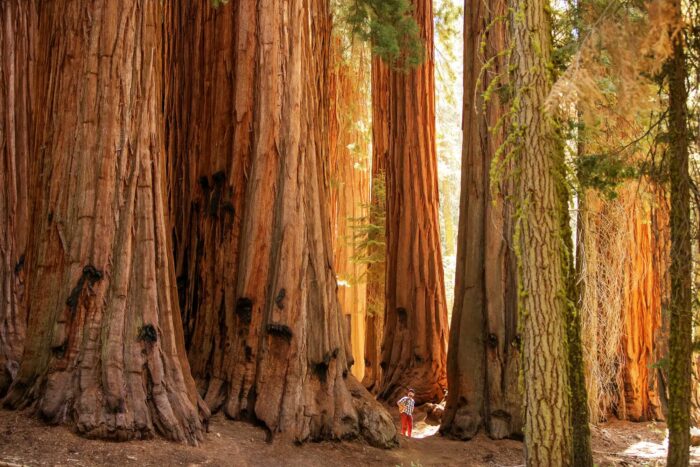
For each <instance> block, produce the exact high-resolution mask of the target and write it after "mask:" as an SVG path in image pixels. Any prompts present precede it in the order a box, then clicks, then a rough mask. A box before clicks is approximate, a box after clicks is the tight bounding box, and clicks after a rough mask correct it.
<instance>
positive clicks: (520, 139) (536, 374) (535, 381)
mask: <svg viewBox="0 0 700 467" xmlns="http://www.w3.org/2000/svg"><path fill="white" fill-rule="evenodd" d="M546 6H547V5H546V2H545V1H543V0H529V1H522V0H516V1H515V2H514V4H513V11H512V16H511V22H512V27H513V30H512V37H513V47H514V50H513V57H514V65H513V71H514V72H513V79H514V83H513V84H514V89H515V94H516V97H515V99H516V103H517V106H516V108H517V112H516V116H515V122H514V128H513V131H516V132H517V133H516V136H517V140H516V144H517V149H518V151H519V154H518V158H519V163H518V165H519V167H518V170H517V172H516V173H517V177H518V196H517V199H518V203H519V206H518V208H519V209H518V213H517V227H516V238H517V245H516V248H517V251H518V263H519V284H520V287H519V289H520V293H519V296H520V309H521V313H522V314H521V316H522V319H523V323H522V327H523V380H524V391H525V394H524V402H523V403H524V406H525V454H526V461H527V464H528V465H532V466H539V465H561V466H566V465H570V464H571V462H572V441H571V413H570V405H569V380H568V369H567V353H566V326H565V324H564V317H565V313H566V284H565V281H564V277H563V274H562V271H563V267H564V258H563V248H562V237H561V235H562V232H561V224H560V214H561V212H562V206H561V198H560V197H559V196H558V192H559V188H558V184H560V183H562V180H563V174H562V173H561V172H560V169H561V167H562V164H563V160H561V159H562V157H563V154H561V151H560V150H559V148H558V144H557V143H556V138H557V135H556V132H555V129H554V122H553V121H552V118H551V117H550V116H548V115H547V114H546V109H545V107H544V104H545V99H546V97H547V94H548V93H549V90H550V88H551V79H550V76H549V71H548V69H549V66H550V59H551V42H550V34H551V29H550V25H549V21H548V18H547V16H546Z"/></svg>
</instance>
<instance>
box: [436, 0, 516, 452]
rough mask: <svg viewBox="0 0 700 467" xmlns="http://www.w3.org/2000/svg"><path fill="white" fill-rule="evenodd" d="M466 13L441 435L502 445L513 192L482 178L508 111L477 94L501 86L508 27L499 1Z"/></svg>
mask: <svg viewBox="0 0 700 467" xmlns="http://www.w3.org/2000/svg"><path fill="white" fill-rule="evenodd" d="M467 10H468V11H469V14H465V15H464V21H465V24H464V47H465V53H464V56H465V57H467V58H468V59H467V60H465V64H464V65H465V66H464V108H463V114H464V118H463V122H462V124H463V128H464V135H465V138H464V146H463V149H462V187H461V200H460V221H459V237H458V246H457V275H456V285H455V307H454V311H453V312H452V326H451V327H450V352H449V354H448V357H447V358H448V367H447V378H448V388H449V392H448V396H447V406H446V408H445V415H444V416H443V423H442V427H441V431H442V432H443V433H444V434H448V435H450V436H453V437H456V438H459V439H470V438H472V437H473V436H474V435H475V434H476V433H477V431H478V430H479V429H480V427H481V426H482V425H483V426H485V427H486V429H487V431H488V433H489V435H490V436H491V437H494V438H503V437H506V436H511V435H514V434H518V433H521V432H522V418H521V416H520V413H521V408H520V407H521V397H522V396H521V394H520V391H519V389H518V373H519V359H520V356H519V354H520V336H519V335H518V334H517V290H516V264H515V255H514V254H513V253H512V244H511V241H512V213H511V212H510V211H511V209H510V207H509V205H508V204H507V203H505V202H504V197H505V196H506V195H508V194H509V193H512V190H513V189H512V186H511V185H512V183H511V182H510V180H508V179H503V180H493V182H494V183H495V185H496V186H497V187H498V193H496V192H495V191H492V189H491V188H492V187H491V183H492V177H491V171H492V170H493V172H494V176H496V177H498V176H499V174H500V173H502V170H501V169H502V167H501V166H499V164H501V161H500V160H498V159H497V158H496V157H495V154H496V153H497V151H498V150H499V149H500V148H501V147H502V145H503V144H504V141H505V134H504V133H505V132H504V130H503V127H502V126H501V127H500V129H499V128H498V125H499V119H501V118H502V117H503V116H504V115H505V113H506V111H507V108H506V106H505V104H504V103H503V102H502V100H501V99H499V98H497V97H496V96H491V97H490V98H489V99H487V100H486V99H485V95H486V93H487V92H489V88H491V91H490V92H494V93H498V92H499V91H500V89H502V88H503V87H504V86H506V84H507V83H505V82H504V80H505V79H506V77H505V76H507V73H506V66H507V64H506V62H505V58H498V54H499V53H502V51H503V50H504V49H505V46H506V29H507V28H506V25H505V24H504V22H503V21H495V22H493V21H494V20H495V19H496V18H498V17H499V16H502V15H504V14H505V3H504V2H501V1H492V2H490V3H488V5H487V4H486V3H484V2H483V0H470V2H469V5H468V6H467ZM492 22H493V24H492ZM482 43H485V45H486V47H485V48H483V53H482ZM487 62H490V63H491V65H490V66H488V67H485V68H482V67H484V65H483V64H484V63H487ZM486 97H488V96H486ZM492 166H493V167H492Z"/></svg>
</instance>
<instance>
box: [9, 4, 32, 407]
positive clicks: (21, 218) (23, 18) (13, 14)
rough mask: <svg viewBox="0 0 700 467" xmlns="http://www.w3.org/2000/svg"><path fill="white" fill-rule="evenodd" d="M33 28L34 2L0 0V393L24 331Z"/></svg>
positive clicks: (14, 368) (14, 366) (14, 371)
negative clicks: (0, 0) (1, 0)
mask: <svg viewBox="0 0 700 467" xmlns="http://www.w3.org/2000/svg"><path fill="white" fill-rule="evenodd" d="M35 28H36V13H35V11H34V3H33V2H24V1H17V0H13V1H6V2H2V3H1V4H0V187H1V188H0V396H3V395H4V394H5V392H6V391H7V388H8V387H9V386H10V383H12V380H13V379H14V378H15V376H16V374H17V370H18V369H19V360H20V357H21V356H22V348H23V345H24V336H25V332H26V294H25V284H26V277H27V264H26V249H27V240H28V237H29V220H30V217H31V216H30V212H31V205H32V189H31V187H30V184H31V178H30V171H29V167H30V166H31V165H32V160H33V159H32V158H31V157H30V151H31V148H30V141H31V124H32V109H33V103H32V100H31V90H30V83H31V80H32V79H33V69H32V68H31V67H32V65H33V61H34V56H35V51H34V46H35V32H36V31H35Z"/></svg>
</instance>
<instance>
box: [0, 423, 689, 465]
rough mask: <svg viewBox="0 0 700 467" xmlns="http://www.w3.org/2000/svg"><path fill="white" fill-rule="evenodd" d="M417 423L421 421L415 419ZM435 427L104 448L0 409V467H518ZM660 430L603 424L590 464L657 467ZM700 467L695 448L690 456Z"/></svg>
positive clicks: (232, 430) (215, 426)
mask: <svg viewBox="0 0 700 467" xmlns="http://www.w3.org/2000/svg"><path fill="white" fill-rule="evenodd" d="M417 418H418V419H419V420H420V419H421V418H422V417H421V416H420V415H418V416H417ZM436 428H437V427H433V426H430V425H426V424H425V423H424V422H421V421H419V422H417V423H416V429H415V431H414V435H416V436H426V437H424V438H414V439H402V440H401V446H400V447H399V448H397V449H392V450H382V449H376V448H373V447H370V446H367V445H365V444H362V443H351V442H335V443H334V442H324V443H309V444H306V445H303V446H296V445H294V444H292V443H290V442H287V441H284V440H282V439H279V440H276V441H274V442H272V443H267V442H266V441H265V432H264V431H263V430H262V429H260V428H257V427H254V426H252V425H250V424H248V423H243V422H235V421H230V420H226V419H225V418H223V417H222V416H216V417H214V418H213V420H212V421H211V424H210V430H209V433H208V434H207V435H206V440H205V441H204V443H202V444H201V445H200V446H198V447H191V446H186V445H180V444H175V443H170V442H167V441H163V440H160V439H154V440H148V441H132V442H126V443H111V442H105V441H96V440H89V439H84V438H81V437H79V436H77V435H76V434H74V433H72V432H71V431H70V430H69V429H67V428H66V427H47V426H46V425H44V424H43V423H41V422H40V421H38V420H36V419H34V418H31V417H29V416H28V415H27V414H26V413H18V412H8V411H3V410H0V466H7V465H10V466H15V465H31V466H34V465H60V466H93V465H99V466H102V465H119V466H122V465H124V466H129V465H133V466H137V465H138V466H143V465H156V466H162V467H166V466H180V465H181V466H192V467H193V466H205V465H206V466H234V465H235V466H277V465H279V466H304V467H311V466H329V465H334V466H344V465H349V466H365V465H371V466H375V465H376V466H392V467H393V466H402V467H404V466H405V467H417V466H457V465H459V466H464V465H473V466H518V465H523V463H524V459H523V453H522V443H520V442H518V441H514V440H502V441H492V440H490V439H488V438H487V437H485V436H483V435H479V436H477V437H476V438H475V439H474V440H472V441H469V442H461V441H452V440H448V439H444V438H442V437H441V436H439V435H432V436H427V435H429V434H430V433H432V432H433V431H435V429H436ZM664 437H665V426H664V425H663V424H653V423H651V424H650V423H629V422H619V421H615V422H611V423H608V424H605V425H603V426H601V427H594V429H593V448H594V451H595V457H596V463H597V464H598V465H664V459H665V455H666V449H665V446H664ZM693 460H694V462H695V464H694V465H700V448H694V450H693Z"/></svg>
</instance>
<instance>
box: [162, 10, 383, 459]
mask: <svg viewBox="0 0 700 467" xmlns="http://www.w3.org/2000/svg"><path fill="white" fill-rule="evenodd" d="M183 5H184V3H183V4H181V5H177V8H178V9H179V11H180V12H187V11H190V12H191V13H192V14H196V16H195V17H194V18H193V25H190V24H189V23H188V21H189V20H190V19H191V18H190V17H189V14H188V13H184V14H183V13H176V14H174V15H173V16H171V17H170V18H171V20H173V21H174V22H175V23H174V24H173V27H178V28H182V30H183V36H182V37H177V36H176V37H175V40H180V41H182V42H181V44H174V45H171V46H170V47H169V50H171V52H174V53H175V56H176V57H179V58H176V59H175V60H176V61H177V63H176V64H174V66H175V67H184V68H185V71H184V72H183V73H182V74H181V75H180V76H181V77H180V78H179V79H177V80H174V81H172V82H170V83H169V85H168V86H169V87H171V90H170V92H169V97H168V100H173V101H172V102H170V103H169V104H168V105H173V106H174V108H175V115H178V116H179V117H176V119H179V121H180V122H181V123H180V124H184V121H185V120H183V119H186V118H189V116H190V115H192V114H193V112H194V113H196V114H197V117H196V118H204V119H206V120H207V121H212V120H214V119H221V122H218V123H215V124H213V127H215V128H221V125H223V126H225V125H228V124H229V123H231V124H233V127H232V128H231V129H230V131H228V130H227V131H217V133H215V135H216V136H220V137H221V138H222V139H223V141H220V144H222V145H224V146H227V147H231V148H233V149H232V151H233V152H230V151H226V150H222V151H221V152H220V158H218V157H219V156H216V157H217V158H218V159H216V160H218V161H219V162H220V163H224V162H225V167H229V168H230V167H242V168H243V169H242V173H241V172H236V170H232V169H228V172H226V175H225V177H224V182H223V183H222V191H221V192H220V195H222V198H223V200H222V202H226V201H227V200H228V198H227V197H228V196H232V197H233V198H235V199H233V198H231V201H230V202H231V204H232V205H233V206H234V211H235V212H234V213H233V214H234V217H233V221H234V223H238V222H240V227H234V229H239V230H238V233H236V234H235V235H236V236H237V237H238V240H237V241H236V242H233V241H232V239H228V238H227V237H226V235H229V234H228V233H226V232H227V230H226V229H227V228H230V227H227V226H226V225H225V222H226V221H225V219H224V220H221V219H214V218H212V217H213V216H212V213H211V212H210V213H209V218H204V217H203V216H202V217H200V218H199V219H197V218H194V217H191V216H190V217H188V216H182V215H180V214H177V213H176V214H175V215H174V225H175V232H176V235H180V236H181V238H180V239H179V240H178V241H179V242H181V243H180V246H179V247H178V252H177V255H178V258H181V257H182V258H184V257H190V258H191V257H192V256H191V255H195V256H198V255H199V253H197V250H199V249H200V244H201V248H202V249H203V250H207V251H208V252H209V253H207V254H205V255H204V258H202V259H200V260H199V262H198V264H199V266H197V267H196V268H195V271H194V272H192V270H191V269H188V271H187V277H188V279H187V280H186V281H185V280H184V279H183V280H181V285H186V287H184V288H183V289H182V290H183V291H184V294H183V303H184V304H185V305H184V306H185V307H187V309H186V310H185V316H186V317H187V319H188V321H190V320H195V322H194V323H193V324H192V323H190V324H192V327H191V328H190V329H191V332H192V334H191V335H192V341H191V345H190V355H196V358H195V360H197V361H198V362H200V363H201V366H198V370H197V373H196V374H197V377H198V379H199V383H200V390H201V391H202V392H203V393H204V395H205V400H206V401H207V402H209V404H210V405H211V406H212V408H213V409H217V408H219V407H220V408H222V410H223V411H224V413H225V414H226V415H228V416H229V417H232V418H252V419H255V420H257V421H259V422H260V423H262V424H263V425H264V426H265V427H267V429H268V430H269V432H270V435H271V436H274V435H277V434H281V435H282V436H285V437H289V438H292V439H295V440H297V441H304V440H309V439H329V438H332V439H340V438H347V437H354V436H358V435H362V436H364V437H365V438H367V439H368V440H369V441H370V442H371V443H373V444H375V445H380V446H389V445H392V444H393V443H394V442H395V436H396V429H395V427H394V425H393V422H392V421H391V419H390V417H389V416H388V414H387V413H386V411H385V410H384V409H383V408H381V406H378V405H377V403H376V402H374V401H372V400H371V398H370V396H369V394H368V393H367V392H366V391H365V390H364V389H363V388H362V387H361V386H360V385H359V384H358V383H357V382H356V381H355V380H354V377H353V376H352V375H351V374H350V373H349V370H350V365H351V356H350V352H349V347H348V342H347V339H346V330H345V326H344V322H343V317H342V313H341V310H340V308H339V306H338V298H337V292H336V288H337V285H336V278H335V273H334V271H333V268H332V262H333V261H332V256H333V252H332V248H331V238H330V235H331V232H330V215H329V212H328V196H329V179H328V175H329V168H328V166H327V164H328V156H329V147H328V137H327V135H328V113H329V111H328V105H329V102H330V96H329V88H328V76H329V70H328V66H329V57H330V38H331V35H330V14H329V5H328V2H327V0H311V1H300V0H293V1H282V0H273V1H270V2H267V3H266V4H265V7H264V8H262V7H260V5H259V2H254V1H252V0H250V1H242V2H230V3H228V4H226V5H224V6H222V7H221V11H220V12H214V13H213V12H211V11H206V10H203V9H196V10H182V9H181V8H183ZM207 8H208V7H207ZM174 11H175V10H174ZM202 15H204V16H203V17H202ZM224 16H225V18H226V19H225V20H224V19H223V18H224ZM205 18H222V19H221V21H225V24H222V27H221V29H217V30H208V28H210V27H211V26H212V25H213V23H212V22H211V21H210V22H207V21H206V19H205ZM215 21H219V20H218V19H217V20H215ZM246 28H250V30H248V29H246ZM244 29H245V31H244ZM244 33H245V34H244ZM215 34H216V35H218V34H221V35H227V37H226V38H216V39H214V35H215ZM237 34H243V36H240V35H239V36H237ZM247 34H252V36H248V35H247ZM241 37H245V38H246V39H245V40H243V39H241ZM250 37H252V38H253V39H254V40H253V41H252V43H251V42H248V41H247V38H250ZM201 38H208V39H206V40H204V39H201ZM234 38H235V39H234ZM211 40H216V41H221V44H222V45H220V46H212V47H214V50H218V48H217V47H223V45H224V44H229V43H233V44H235V45H232V46H231V47H230V48H228V49H227V50H234V51H235V53H236V54H237V56H238V55H239V54H243V55H242V56H243V57H252V58H254V61H248V60H246V59H242V61H240V62H239V61H238V60H236V64H237V66H238V65H240V68H238V69H236V71H235V73H233V76H230V75H227V74H222V75H219V76H220V77H221V78H227V79H228V80H225V81H224V82H223V83H222V86H224V87H225V88H226V90H224V91H222V92H223V93H225V94H226V96H227V97H228V98H231V99H235V101H234V102H235V106H236V107H234V108H235V111H234V112H233V117H232V115H231V114H230V112H229V111H228V110H226V109H229V107H226V105H225V104H221V105H222V106H223V109H224V110H223V114H217V113H216V111H215V110H214V109H212V108H211V107H209V108H206V107H202V108H199V107H198V104H196V103H193V102H192V100H203V101H204V102H212V105H213V102H214V101H213V100H212V99H213V96H215V94H214V93H213V91H212V90H211V89H210V88H208V87H206V86H205V87H204V88H201V87H200V88H193V90H189V89H188V86H190V83H189V82H188V81H187V80H186V79H185V77H187V76H188V72H187V71H186V70H188V69H190V70H191V69H197V67H198V65H197V63H198V60H200V59H203V58H193V57H190V56H188V54H189V53H190V52H189V51H190V47H191V44H192V43H193V42H194V44H196V47H195V48H200V47H201V48H204V49H205V50H207V47H210V45H208V44H210V41H211ZM249 54H250V55H249ZM213 60H215V62H216V64H215V69H218V67H221V68H220V69H221V70H228V69H231V68H232V65H229V64H228V60H229V56H228V55H227V54H225V53H223V54H221V55H219V56H217V57H216V58H215V59H213ZM173 76H175V75H173ZM247 77H251V78H250V79H252V82H248V81H244V80H245V79H248V78H247ZM205 82H206V81H205ZM251 83H252V84H251ZM207 85H209V86H215V84H214V83H211V84H209V83H207ZM232 88H233V89H235V91H232V90H231V89H232ZM188 93H189V96H187V97H186V98H185V99H178V96H179V95H187V94H188ZM239 104H240V107H238V105H239ZM178 108H179V110H178ZM239 111H240V112H241V113H239ZM247 112H250V115H249V114H248V113H247ZM248 115H249V116H250V120H248V119H247V118H248ZM248 122H250V123H248ZM173 124H178V123H177V121H176V122H175V123H171V125H173ZM173 131H175V132H177V129H174V130H173ZM198 131H202V129H201V128H193V129H192V132H193V134H192V135H191V136H190V137H189V138H191V140H192V141H200V142H201V141H203V140H204V139H206V138H207V137H209V136H207V134H206V133H203V134H194V133H196V132H198ZM234 135H239V136H238V137H235V136H234ZM212 136H214V135H212ZM246 137H247V138H249V139H246ZM236 138H238V139H236ZM170 141H171V144H172V145H171V146H170V147H169V149H170V151H171V153H172V151H174V152H181V151H189V152H188V153H186V154H174V155H173V156H172V157H173V161H177V160H181V161H182V164H184V165H181V167H179V168H178V167H177V165H178V164H180V163H178V162H176V167H175V168H173V172H172V173H171V176H170V183H171V185H172V186H171V190H176V189H177V188H176V186H175V184H177V183H182V182H180V180H181V179H180V177H178V176H173V174H175V173H177V171H181V172H182V173H183V174H185V175H183V177H184V178H186V179H187V180H186V181H185V182H184V183H185V184H187V185H188V186H189V187H192V188H190V189H189V191H184V192H182V193H175V194H174V197H182V201H176V202H174V203H173V206H171V209H173V208H174V209H175V210H176V209H177V208H179V207H180V206H182V205H184V206H187V205H190V204H191V203H193V202H195V201H196V200H197V199H206V200H207V202H208V203H209V206H211V205H212V199H216V198H214V196H215V195H214V194H212V195H210V196H209V195H206V194H205V193H203V192H201V191H200V188H197V186H196V184H195V182H197V183H198V182H199V177H201V176H202V173H201V172H202V170H210V169H214V167H213V166H212V167H208V166H202V170H200V169H198V168H197V166H196V165H195V164H194V163H193V162H192V161H191V158H193V157H200V155H199V151H200V149H199V148H198V147H197V145H194V146H193V145H192V144H190V143H187V145H186V146H183V144H184V143H178V142H177V141H175V142H173V140H170ZM244 142H247V143H246V144H244ZM211 144H212V145H213V144H216V141H212V142H211ZM247 144H249V146H247ZM207 147H208V148H210V149H211V150H212V151H214V152H218V150H215V148H214V147H213V146H207ZM227 152H228V154H227ZM203 160H205V161H206V160H212V161H213V160H215V159H210V156H209V155H206V156H204V159H203ZM224 170H227V169H226V168H224ZM198 172H199V173H198ZM204 175H207V174H206V173H204ZM239 177H240V178H239ZM212 178H214V177H213V176H212ZM236 180H237V181H236ZM210 181H211V179H210ZM214 181H216V179H214ZM236 185H238V186H236ZM214 189H216V186H214ZM230 189H232V190H234V192H233V193H232V192H231V191H230ZM236 190H241V191H240V193H239V191H236ZM204 196H209V197H208V198H204ZM239 197H240V198H239ZM217 202H218V201H217ZM239 203H240V204H239ZM235 206H240V208H235ZM239 216H240V218H239ZM215 229H224V230H223V232H224V233H223V234H222V233H220V232H218V233H217V232H216V230H215ZM206 245H209V246H206ZM221 245H223V246H226V245H228V246H229V247H230V248H233V249H234V250H235V248H236V246H237V248H238V250H237V253H236V252H233V253H231V254H232V255H233V256H234V258H231V257H229V256H228V252H227V251H226V249H225V248H222V246H221ZM183 255H184V256H183ZM188 261H189V260H188ZM219 262H221V264H219ZM192 267H194V264H193V262H191V261H190V262H189V263H188V268H192ZM181 273H185V270H184V268H183V269H182V270H181ZM193 274H194V276H193ZM217 274H222V275H223V277H220V278H217V277H215V276H216V275H217ZM192 281H194V282H195V283H192ZM185 282H187V284H185ZM196 284H201V285H202V287H198V286H197V285H196ZM190 286H191V287H194V288H195V289H194V290H195V291H197V293H204V294H207V295H205V296H203V298H202V299H201V300H200V299H199V298H197V297H195V296H193V295H190V294H191V293H194V292H190V291H189V290H188V288H189V287H190ZM216 294H218V295H216ZM209 295H212V296H218V297H221V298H219V299H213V300H212V299H211V298H210V297H209ZM205 300H207V301H208V304H207V306H206V307H202V308H199V309H195V308H196V307H197V306H198V305H199V304H200V303H205ZM200 323H201V324H200ZM198 329H202V330H203V332H201V333H199V331H198ZM207 336H214V337H213V338H214V339H215V342H214V344H213V345H212V344H211V343H200V344H201V345H202V348H203V349H204V353H202V351H201V350H200V349H196V350H195V349H194V346H196V345H200V344H198V342H199V340H200V339H207V338H212V337H207ZM205 346H207V347H205ZM207 358H211V362H208V361H207V360H206V359H207Z"/></svg>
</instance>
